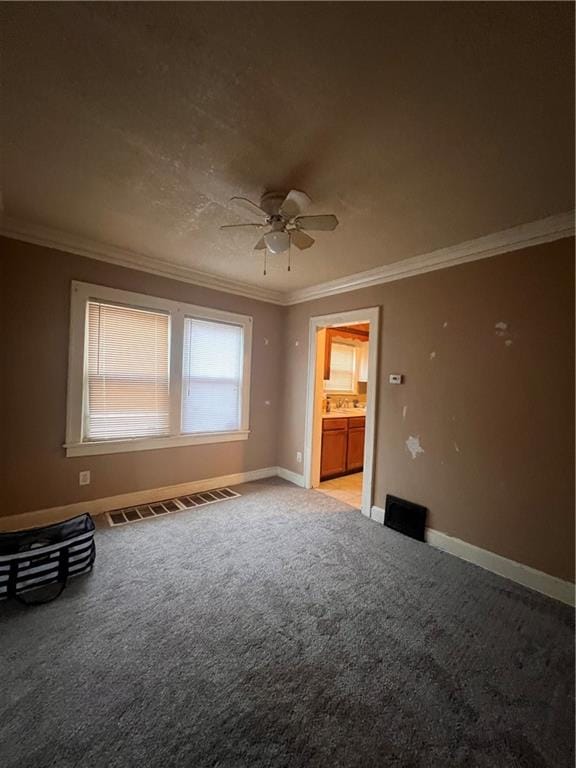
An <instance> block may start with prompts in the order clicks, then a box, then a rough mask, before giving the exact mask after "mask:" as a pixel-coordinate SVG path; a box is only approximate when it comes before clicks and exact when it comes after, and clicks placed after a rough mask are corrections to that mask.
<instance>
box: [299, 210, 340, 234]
mask: <svg viewBox="0 0 576 768" xmlns="http://www.w3.org/2000/svg"><path fill="white" fill-rule="evenodd" d="M294 224H295V225H296V226H297V227H298V229H308V230H310V231H312V232H313V231H314V230H316V231H318V232H320V231H321V230H324V231H326V232H331V231H332V230H333V229H336V227H337V226H338V219H337V218H336V216H334V215H333V214H326V215H323V216H297V217H296V218H295V219H294Z"/></svg>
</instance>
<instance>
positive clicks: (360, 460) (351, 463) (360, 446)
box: [346, 427, 365, 471]
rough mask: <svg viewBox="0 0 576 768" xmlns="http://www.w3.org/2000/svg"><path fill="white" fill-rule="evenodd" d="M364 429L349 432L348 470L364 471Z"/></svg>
mask: <svg viewBox="0 0 576 768" xmlns="http://www.w3.org/2000/svg"><path fill="white" fill-rule="evenodd" d="M364 433H365V429H364V427H359V428H357V429H356V428H355V429H350V430H349V431H348V456H347V461H346V469H347V470H348V471H351V470H353V469H362V467H363V466H364Z"/></svg>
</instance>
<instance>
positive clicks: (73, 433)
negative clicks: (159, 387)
mask: <svg viewBox="0 0 576 768" xmlns="http://www.w3.org/2000/svg"><path fill="white" fill-rule="evenodd" d="M89 300H95V301H103V302H108V303H110V304H125V305H127V306H133V307H136V308H139V309H149V310H157V311H161V312H166V313H167V314H168V315H169V317H170V368H169V376H170V390H169V391H170V435H169V436H167V437H134V438H129V439H121V440H102V441H87V440H84V439H83V421H84V402H85V394H86V392H85V388H86V366H87V349H86V344H85V340H86V313H87V311H88V301H89ZM185 317H197V318H200V319H203V320H216V321H219V322H223V323H228V324H231V325H240V326H241V327H242V328H243V331H244V333H243V348H242V357H243V365H242V384H241V386H242V398H241V413H240V429H238V430H233V431H230V432H196V433H194V434H183V433H182V432H181V417H182V365H183V342H184V318H185ZM251 359H252V317H250V316H249V315H240V314H236V313H234V312H226V311H224V310H220V309H214V308H212V307H202V306H198V305H196V304H186V303H184V302H178V301H173V300H171V299H163V298H160V297H158V296H149V295H148V294H143V293H134V292H132V291H124V290H121V289H119V288H108V287H107V286H102V285H94V284H92V283H83V282H80V281H78V280H73V281H72V286H71V292H70V342H69V351H68V392H67V398H66V442H65V443H64V448H65V450H66V456H69V457H70V456H95V455H98V454H108V453H125V452H132V451H147V450H156V449H159V448H176V447H179V446H185V445H203V444H209V443H225V442H234V441H239V440H247V439H248V436H249V434H250V428H249V424H250V373H251Z"/></svg>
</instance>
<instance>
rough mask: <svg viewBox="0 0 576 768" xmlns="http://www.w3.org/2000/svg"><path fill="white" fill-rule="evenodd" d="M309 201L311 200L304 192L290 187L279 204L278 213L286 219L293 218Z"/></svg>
mask: <svg viewBox="0 0 576 768" xmlns="http://www.w3.org/2000/svg"><path fill="white" fill-rule="evenodd" d="M311 202H312V200H310V198H309V197H308V195H307V194H306V192H300V191H299V190H297V189H291V190H290V192H288V194H287V195H286V197H285V198H284V202H283V203H282V205H281V206H280V213H281V215H282V216H284V217H285V218H287V219H293V218H294V216H298V214H300V213H302V211H305V210H306V208H308V206H309V205H310V203H311Z"/></svg>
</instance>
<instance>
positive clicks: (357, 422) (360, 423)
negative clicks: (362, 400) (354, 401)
mask: <svg viewBox="0 0 576 768" xmlns="http://www.w3.org/2000/svg"><path fill="white" fill-rule="evenodd" d="M365 424H366V416H353V417H351V418H350V419H348V426H349V427H350V428H352V427H364V426H365Z"/></svg>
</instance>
